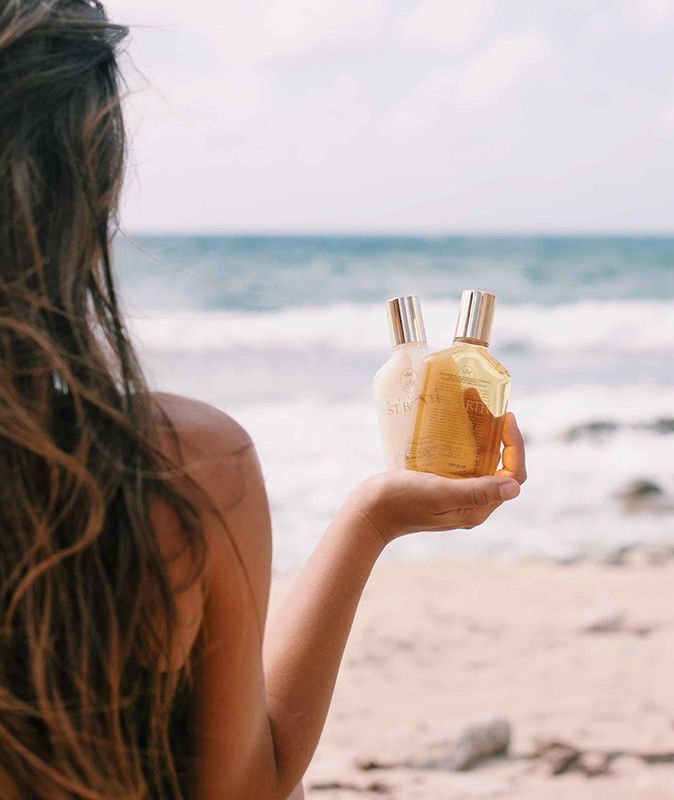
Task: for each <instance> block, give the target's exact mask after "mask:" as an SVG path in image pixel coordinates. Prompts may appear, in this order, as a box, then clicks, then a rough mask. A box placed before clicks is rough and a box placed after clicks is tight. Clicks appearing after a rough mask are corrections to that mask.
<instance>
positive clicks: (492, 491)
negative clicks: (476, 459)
mask: <svg viewBox="0 0 674 800" xmlns="http://www.w3.org/2000/svg"><path fill="white" fill-rule="evenodd" d="M455 483H456V486H455V490H458V494H459V498H458V500H459V503H458V504H460V506H461V507H463V508H468V507H470V506H476V507H479V506H493V505H497V504H498V503H502V502H503V501H504V500H513V499H514V498H515V497H517V496H518V495H519V493H520V491H521V489H520V485H519V483H517V481H516V480H513V479H512V478H492V477H485V478H465V479H463V480H457V481H455Z"/></svg>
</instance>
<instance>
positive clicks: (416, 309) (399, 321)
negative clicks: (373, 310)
mask: <svg viewBox="0 0 674 800" xmlns="http://www.w3.org/2000/svg"><path fill="white" fill-rule="evenodd" d="M386 312H387V314H388V324H389V328H390V330H391V344H392V345H393V347H398V345H401V344H412V343H414V342H425V341H426V329H425V328H424V319H423V317H422V316H421V304H420V303H419V298H418V297H416V296H414V295H410V296H408V297H394V298H393V299H392V300H388V301H387V303H386Z"/></svg>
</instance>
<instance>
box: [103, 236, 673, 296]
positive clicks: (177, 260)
mask: <svg viewBox="0 0 674 800" xmlns="http://www.w3.org/2000/svg"><path fill="white" fill-rule="evenodd" d="M137 241H138V244H139V245H140V247H141V248H143V249H144V250H146V251H148V252H150V253H152V254H153V256H154V259H155V260H153V259H151V258H149V257H148V256H147V255H144V254H143V253H141V252H139V250H138V249H137V248H135V247H133V246H131V245H130V244H129V243H128V242H124V241H120V242H119V248H118V249H119V259H118V260H119V262H120V268H121V269H120V273H121V277H122V280H123V282H124V286H125V288H126V289H127V291H128V292H129V293H130V294H136V295H139V296H140V298H141V302H142V305H144V306H145V307H163V308H167V307H176V306H178V307H183V308H188V307H192V308H194V307H196V308H202V309H243V310H272V309H278V308H283V307H286V306H301V305H332V304H334V303H339V302H376V301H379V300H381V299H382V297H388V296H393V295H396V294H401V293H416V294H419V295H420V296H422V297H425V298H428V299H433V298H452V297H455V296H456V294H457V293H459V292H460V291H461V289H463V288H466V285H467V284H475V285H476V287H478V288H479V287H482V286H484V287H486V288H488V289H489V290H490V291H493V292H494V293H496V294H497V295H498V297H499V300H500V301H501V302H503V303H522V302H532V303H539V304H545V305H550V304H559V303H568V302H575V301H577V300H579V299H581V298H587V299H648V298H658V297H660V298H662V297H668V298H673V297H674V238H639V239H636V238H625V237H623V238H619V237H614V238H589V237H585V238H577V237H576V238H561V237H539V238H506V237H497V238H485V237H480V238H475V237H447V238H410V237H405V238H403V237H401V238H397V237H329V236H325V237H323V236H315V237H290V236H288V237H278V236H276V237H250V236H242V237H200V236H195V237H189V238H186V239H180V238H172V237H138V239H137ZM478 285H479V286H478Z"/></svg>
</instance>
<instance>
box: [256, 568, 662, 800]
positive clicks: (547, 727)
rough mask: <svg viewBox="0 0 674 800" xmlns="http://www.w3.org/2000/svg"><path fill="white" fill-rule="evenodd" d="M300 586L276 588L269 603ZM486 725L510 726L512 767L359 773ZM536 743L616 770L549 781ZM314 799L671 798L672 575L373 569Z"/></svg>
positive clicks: (315, 769) (310, 781)
mask: <svg viewBox="0 0 674 800" xmlns="http://www.w3.org/2000/svg"><path fill="white" fill-rule="evenodd" d="M291 577H292V576H286V575H283V576H277V577H276V578H275V580H274V587H273V593H272V602H274V601H275V599H276V598H278V597H279V596H280V595H281V594H282V593H283V591H285V589H286V588H287V586H288V584H289V581H290V580H291ZM621 615H624V616H621ZM593 625H594V626H595V627H600V628H601V627H602V625H604V626H605V627H608V628H612V630H609V631H606V632H587V630H585V628H587V627H588V626H590V627H592V626H593ZM485 715H489V716H492V715H500V716H503V717H505V718H507V719H508V720H509V721H510V723H511V725H512V729H513V737H512V744H511V747H510V753H509V755H508V756H506V757H498V758H495V759H491V760H489V761H486V762H484V763H482V764H480V765H478V766H477V767H475V768H474V769H472V770H470V771H468V772H462V773H456V772H450V771H447V770H442V769H419V768H410V767H402V766H401V767H395V768H388V769H371V770H363V769H361V768H359V767H358V766H357V764H358V762H363V761H367V760H375V761H376V760H377V759H378V758H381V757H382V755H384V754H386V753H387V752H391V747H392V744H391V743H392V742H394V744H393V747H394V751H395V752H397V753H398V754H399V753H401V752H402V753H403V754H404V753H406V752H407V753H409V754H410V756H416V755H419V753H420V751H423V748H424V746H425V744H424V743H425V742H427V741H430V740H442V738H443V731H444V730H446V729H447V728H448V726H453V725H455V724H456V723H458V722H462V721H471V720H474V719H476V718H481V717H484V716H485ZM539 740H560V741H562V742H564V743H567V744H569V745H572V746H573V747H575V748H577V749H578V750H579V751H581V752H582V753H584V754H588V757H589V762H588V763H593V761H592V760H593V759H594V761H596V760H597V758H599V760H602V759H604V758H605V757H606V756H608V757H609V759H610V763H609V765H608V771H606V770H605V769H604V767H602V768H601V769H600V771H603V772H605V774H602V775H599V776H593V777H590V776H588V775H587V774H585V773H584V772H583V771H574V770H575V769H580V767H578V765H576V768H574V767H573V765H572V767H571V768H570V769H569V770H568V771H566V772H564V773H563V774H560V775H557V776H554V775H552V774H551V765H550V763H548V762H546V761H545V760H544V759H542V758H540V757H535V756H534V753H535V750H536V742H537V741H539ZM643 757H647V759H648V761H645V760H644V759H643ZM668 759H669V760H671V762H672V763H668ZM649 762H650V763H649ZM582 763H584V762H581V765H582ZM305 789H306V795H307V800H351V799H352V798H353V799H354V800H355V798H361V800H362V798H368V797H372V798H391V799H392V800H464V799H465V800H470V799H472V798H482V799H483V800H485V799H489V798H508V799H509V800H510V799H512V798H514V799H516V800H567V798H568V799H569V800H571V799H573V800H590V799H591V800H604V798H606V800H608V799H609V798H610V800H665V798H667V799H668V800H669V799H670V798H672V797H674V563H671V562H670V563H667V564H665V565H660V566H630V567H611V566H596V565H575V566H557V565H550V564H526V563H524V564H522V563H520V564H499V563H493V562H487V561H479V562H476V561H473V562H456V561H444V562H435V563H433V564H421V565H419V564H415V565H397V564H396V565H390V564H381V565H378V566H377V568H376V570H375V573H374V575H373V576H372V578H371V581H370V583H369V585H368V587H367V589H366V591H365V595H364V597H363V601H362V603H361V607H360V610H359V613H358V616H357V618H356V621H355V624H354V628H353V632H352V635H351V639H350V642H349V645H348V648H347V651H346V654H345V658H344V662H343V666H342V670H341V672H340V676H339V679H338V683H337V688H336V691H335V696H334V700H333V703H332V708H331V712H330V716H329V718H328V721H327V724H326V728H325V731H324V734H323V737H322V740H321V743H320V745H319V748H318V752H317V753H316V756H315V758H314V761H313V763H312V765H311V767H310V769H309V771H308V773H307V776H306V779H305Z"/></svg>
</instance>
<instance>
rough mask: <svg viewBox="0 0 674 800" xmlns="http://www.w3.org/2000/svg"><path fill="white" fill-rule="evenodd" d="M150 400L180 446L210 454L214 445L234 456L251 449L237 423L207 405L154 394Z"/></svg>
mask: <svg viewBox="0 0 674 800" xmlns="http://www.w3.org/2000/svg"><path fill="white" fill-rule="evenodd" d="M152 397H153V399H154V400H155V402H156V403H157V405H158V407H159V409H160V410H161V412H163V414H164V415H165V416H166V417H167V418H168V420H169V422H170V423H171V425H172V427H173V428H174V429H175V432H176V433H177V434H178V437H179V439H180V441H181V443H182V444H185V445H187V446H189V447H190V448H193V449H203V450H205V451H212V450H213V447H214V446H215V445H217V446H218V447H219V448H222V449H223V450H224V451H225V452H230V453H236V452H238V451H240V450H241V449H245V448H249V447H251V445H252V441H251V438H250V436H249V435H248V432H247V431H246V430H245V429H244V428H243V427H242V426H241V425H239V423H238V422H236V420H234V419H233V418H232V417H230V416H229V415H228V414H225V412H224V411H220V410H219V409H217V408H215V407H214V406H211V405H209V404H208V403H203V402H202V401H200V400H193V399H191V398H189V397H182V396H181V395H176V394H168V393H165V392H155V393H154V394H153V395H152ZM159 423H160V425H161V420H160V421H159Z"/></svg>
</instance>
